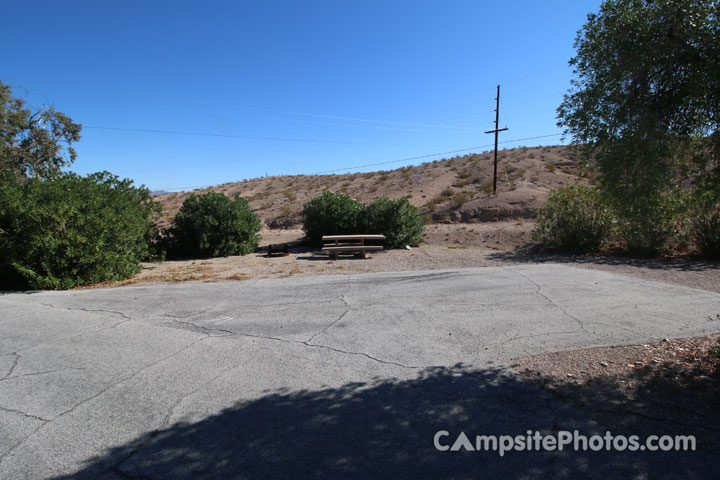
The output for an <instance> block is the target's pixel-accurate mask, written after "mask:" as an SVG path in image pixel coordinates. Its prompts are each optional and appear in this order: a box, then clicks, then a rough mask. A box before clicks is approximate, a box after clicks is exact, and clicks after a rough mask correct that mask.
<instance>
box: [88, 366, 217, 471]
mask: <svg viewBox="0 0 720 480" xmlns="http://www.w3.org/2000/svg"><path fill="white" fill-rule="evenodd" d="M225 373H226V372H223V373H219V374H218V375H215V376H214V377H212V378H211V379H210V380H208V381H207V382H204V383H202V384H201V385H198V387H197V388H194V389H193V390H191V391H190V392H187V393H184V394H182V395H180V396H178V398H177V399H176V400H175V402H173V404H172V405H171V406H170V408H169V409H168V412H167V413H166V414H165V417H164V418H163V421H162V422H161V423H160V425H159V426H158V427H157V428H155V429H154V430H153V431H152V432H150V433H149V434H148V437H147V438H146V439H145V441H143V442H141V443H140V444H139V445H137V446H136V447H135V448H133V449H132V450H131V451H130V452H129V453H128V454H127V455H125V456H124V457H123V458H122V459H120V460H118V461H117V462H115V464H114V465H112V466H111V467H109V468H107V469H105V470H103V471H102V472H101V473H100V475H98V477H101V476H102V475H104V474H106V473H108V472H113V473H116V474H118V475H120V476H121V477H122V478H131V479H139V478H151V477H146V476H139V477H138V476H131V475H129V474H128V473H126V472H124V471H123V470H122V469H121V468H120V465H122V464H123V462H126V461H127V460H129V459H130V458H132V457H133V455H135V454H136V453H138V452H139V451H140V450H142V449H143V448H145V447H146V446H147V445H148V444H149V443H150V442H152V441H153V440H154V439H155V438H156V437H157V436H158V435H159V434H160V433H161V432H162V430H163V429H164V428H165V427H167V426H168V425H169V424H170V419H171V418H172V416H173V413H174V412H175V409H176V408H177V406H178V405H180V404H181V403H182V401H183V400H185V399H186V398H187V397H189V396H190V395H193V394H195V393H197V392H199V391H200V390H201V389H203V388H205V387H206V386H207V385H209V384H211V383H212V382H214V381H215V380H217V379H218V378H220V377H221V376H223V375H224V374H225Z"/></svg>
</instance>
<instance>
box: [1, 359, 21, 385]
mask: <svg viewBox="0 0 720 480" xmlns="http://www.w3.org/2000/svg"><path fill="white" fill-rule="evenodd" d="M6 355H15V360H13V363H12V365H10V370H9V371H8V373H6V374H5V375H4V376H3V377H2V378H0V381H1V380H5V379H6V378H8V377H10V375H12V373H13V371H14V370H15V368H16V367H17V365H18V362H19V361H20V354H19V353H18V352H10V353H8V354H6ZM6 355H3V357H4V356H6Z"/></svg>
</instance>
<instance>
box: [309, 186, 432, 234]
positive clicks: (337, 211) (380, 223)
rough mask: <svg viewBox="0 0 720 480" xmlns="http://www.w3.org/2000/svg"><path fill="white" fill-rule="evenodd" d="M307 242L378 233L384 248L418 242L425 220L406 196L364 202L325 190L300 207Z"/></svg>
mask: <svg viewBox="0 0 720 480" xmlns="http://www.w3.org/2000/svg"><path fill="white" fill-rule="evenodd" d="M302 218H303V230H304V231H305V236H306V237H307V242H308V243H309V244H311V245H313V246H320V245H322V237H323V235H352V234H361V233H377V234H382V235H385V237H386V241H385V246H386V247H387V248H397V247H404V246H405V245H417V244H419V243H420V242H421V241H422V236H423V233H424V231H425V222H424V219H423V218H422V217H421V216H420V215H419V213H418V211H417V208H415V206H413V205H412V204H411V203H410V201H409V200H408V199H407V198H399V199H395V200H390V199H388V198H385V197H382V198H379V199H378V200H375V201H374V202H372V203H371V204H369V205H364V204H362V203H360V202H358V201H357V200H354V199H352V198H350V197H349V196H347V195H343V194H340V193H333V192H325V193H323V194H322V195H320V196H319V197H315V198H313V199H312V200H310V201H309V202H307V203H306V204H305V205H304V206H303V210H302Z"/></svg>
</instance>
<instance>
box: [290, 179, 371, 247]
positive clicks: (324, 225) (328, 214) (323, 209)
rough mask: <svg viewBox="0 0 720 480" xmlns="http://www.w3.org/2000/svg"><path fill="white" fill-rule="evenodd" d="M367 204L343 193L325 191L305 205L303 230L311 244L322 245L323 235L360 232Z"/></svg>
mask: <svg viewBox="0 0 720 480" xmlns="http://www.w3.org/2000/svg"><path fill="white" fill-rule="evenodd" d="M364 210H365V205H363V204H362V203H360V202H358V201H357V200H354V199H353V198H351V197H350V196H349V195H345V194H343V193H334V192H323V194H322V195H320V196H318V197H315V198H313V199H312V200H310V201H309V202H307V203H305V205H303V209H302V219H303V230H304V231H305V236H306V237H307V241H308V243H309V244H310V245H313V246H321V245H322V237H323V235H352V234H354V233H359V231H358V229H359V227H360V223H359V221H360V218H361V216H362V214H363V212H364Z"/></svg>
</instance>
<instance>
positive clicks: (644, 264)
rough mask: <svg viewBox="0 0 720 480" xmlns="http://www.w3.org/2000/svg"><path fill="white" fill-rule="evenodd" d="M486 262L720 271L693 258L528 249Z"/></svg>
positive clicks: (493, 256)
mask: <svg viewBox="0 0 720 480" xmlns="http://www.w3.org/2000/svg"><path fill="white" fill-rule="evenodd" d="M487 258H488V260H494V261H498V262H508V263H567V264H587V265H592V264H594V265H605V266H621V265H622V266H631V267H638V268H647V269H651V270H678V271H684V272H704V271H707V270H720V261H718V260H708V259H693V258H633V257H622V256H606V255H597V256H593V255H573V254H567V253H539V252H533V251H532V250H530V249H520V250H511V251H507V252H496V253H491V254H488V256H487Z"/></svg>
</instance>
